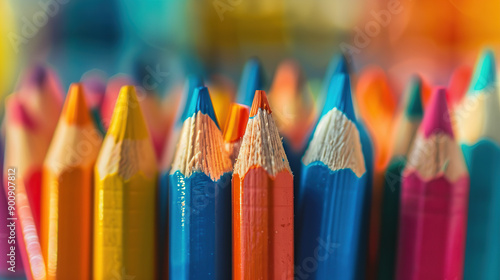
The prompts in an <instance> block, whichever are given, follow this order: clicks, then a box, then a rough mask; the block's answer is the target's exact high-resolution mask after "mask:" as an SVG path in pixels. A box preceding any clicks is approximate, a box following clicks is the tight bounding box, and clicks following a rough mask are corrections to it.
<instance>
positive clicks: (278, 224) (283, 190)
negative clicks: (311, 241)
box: [232, 90, 294, 280]
mask: <svg viewBox="0 0 500 280" xmlns="http://www.w3.org/2000/svg"><path fill="white" fill-rule="evenodd" d="M232 187H233V194H232V196H233V198H232V201H233V279H235V280H240V279H292V278H293V277H294V276H293V271H294V267H293V260H294V245H293V243H294V240H293V229H294V226H293V224H294V222H293V176H292V173H291V170H290V166H289V164H288V160H287V157H286V155H285V151H284V149H283V144H282V142H281V139H280V136H279V133H278V128H277V127H276V124H275V122H274V120H273V116H272V114H271V109H270V107H269V103H268V101H267V97H266V93H265V92H264V91H262V90H258V91H256V92H255V97H254V101H253V105H252V109H251V110H250V119H249V121H248V124H247V128H246V131H245V135H244V136H243V142H242V143H241V148H240V153H239V155H238V159H237V160H236V164H235V166H234V175H233V181H232Z"/></svg>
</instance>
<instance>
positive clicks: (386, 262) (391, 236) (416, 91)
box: [376, 75, 424, 280]
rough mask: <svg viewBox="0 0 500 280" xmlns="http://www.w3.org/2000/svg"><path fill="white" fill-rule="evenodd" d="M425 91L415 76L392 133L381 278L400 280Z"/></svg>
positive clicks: (384, 193) (382, 226) (382, 227)
mask: <svg viewBox="0 0 500 280" xmlns="http://www.w3.org/2000/svg"><path fill="white" fill-rule="evenodd" d="M422 90H423V89H422V79H421V78H420V76H417V75H416V76H414V77H412V79H411V80H410V82H409V83H408V87H407V89H406V92H405V94H404V96H403V98H404V102H403V107H402V108H401V109H400V111H399V113H398V117H397V120H396V121H395V126H394V129H393V131H392V140H391V141H390V143H391V145H392V153H391V160H390V161H389V163H388V165H387V170H386V171H385V176H384V177H385V178H384V186H383V190H382V202H381V203H382V208H381V219H380V241H379V252H378V263H377V264H376V266H377V267H378V272H377V279H388V280H390V279H394V278H395V277H396V261H397V259H396V254H397V241H398V222H399V205H400V195H401V182H402V180H403V178H402V172H403V170H404V168H405V165H406V160H407V155H408V152H409V150H410V148H411V147H412V143H413V139H415V135H416V133H417V130H418V127H419V125H420V122H421V121H422V117H423V114H424V111H423V110H424V109H423V104H422Z"/></svg>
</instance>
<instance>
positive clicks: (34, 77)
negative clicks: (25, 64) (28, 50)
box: [27, 64, 47, 86]
mask: <svg viewBox="0 0 500 280" xmlns="http://www.w3.org/2000/svg"><path fill="white" fill-rule="evenodd" d="M46 77H47V69H45V67H44V66H43V65H42V64H36V65H34V66H33V68H31V69H30V70H29V73H28V76H27V82H28V83H30V84H34V85H37V86H41V85H42V84H43V83H44V82H45V80H46Z"/></svg>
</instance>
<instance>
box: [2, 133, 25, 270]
mask: <svg viewBox="0 0 500 280" xmlns="http://www.w3.org/2000/svg"><path fill="white" fill-rule="evenodd" d="M4 151H5V135H1V136H0V167H1V168H2V169H1V170H2V179H1V180H0V186H1V189H0V219H2V220H4V221H8V223H7V225H6V226H5V227H1V228H0V250H1V251H2V252H4V255H3V256H2V257H1V258H0V262H1V264H0V278H1V279H7V280H21V279H25V276H24V270H23V265H22V259H21V258H19V257H17V256H19V253H20V251H19V247H17V246H12V245H14V244H16V243H17V242H19V241H17V238H16V236H15V228H14V227H13V226H12V224H11V223H10V220H9V219H13V218H16V214H15V211H9V210H10V209H9V204H8V203H9V201H15V197H16V196H15V180H9V176H10V179H15V177H12V174H13V172H12V171H13V170H9V168H7V169H4ZM9 171H10V172H9ZM4 173H7V174H6V175H5V176H7V177H6V179H7V180H5V181H4V175H3V174H4ZM9 173H10V174H9ZM14 174H15V172H14ZM9 182H11V184H9ZM11 204H12V202H11ZM11 247H14V250H11V249H12V248H11ZM13 265H14V266H13ZM15 265H17V267H16V266H15Z"/></svg>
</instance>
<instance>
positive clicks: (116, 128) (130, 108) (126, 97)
mask: <svg viewBox="0 0 500 280" xmlns="http://www.w3.org/2000/svg"><path fill="white" fill-rule="evenodd" d="M108 134H109V135H112V136H114V137H115V140H116V141H117V142H118V141H119V140H123V139H146V138H148V137H149V133H148V129H147V127H146V122H145V121H144V117H143V115H142V111H141V106H140V104H139V101H138V99H137V93H136V91H135V87H134V86H123V87H122V88H121V89H120V94H119V95H118V99H117V100H116V105H115V108H114V110H113V116H112V118H111V123H110V125H109V130H108Z"/></svg>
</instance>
